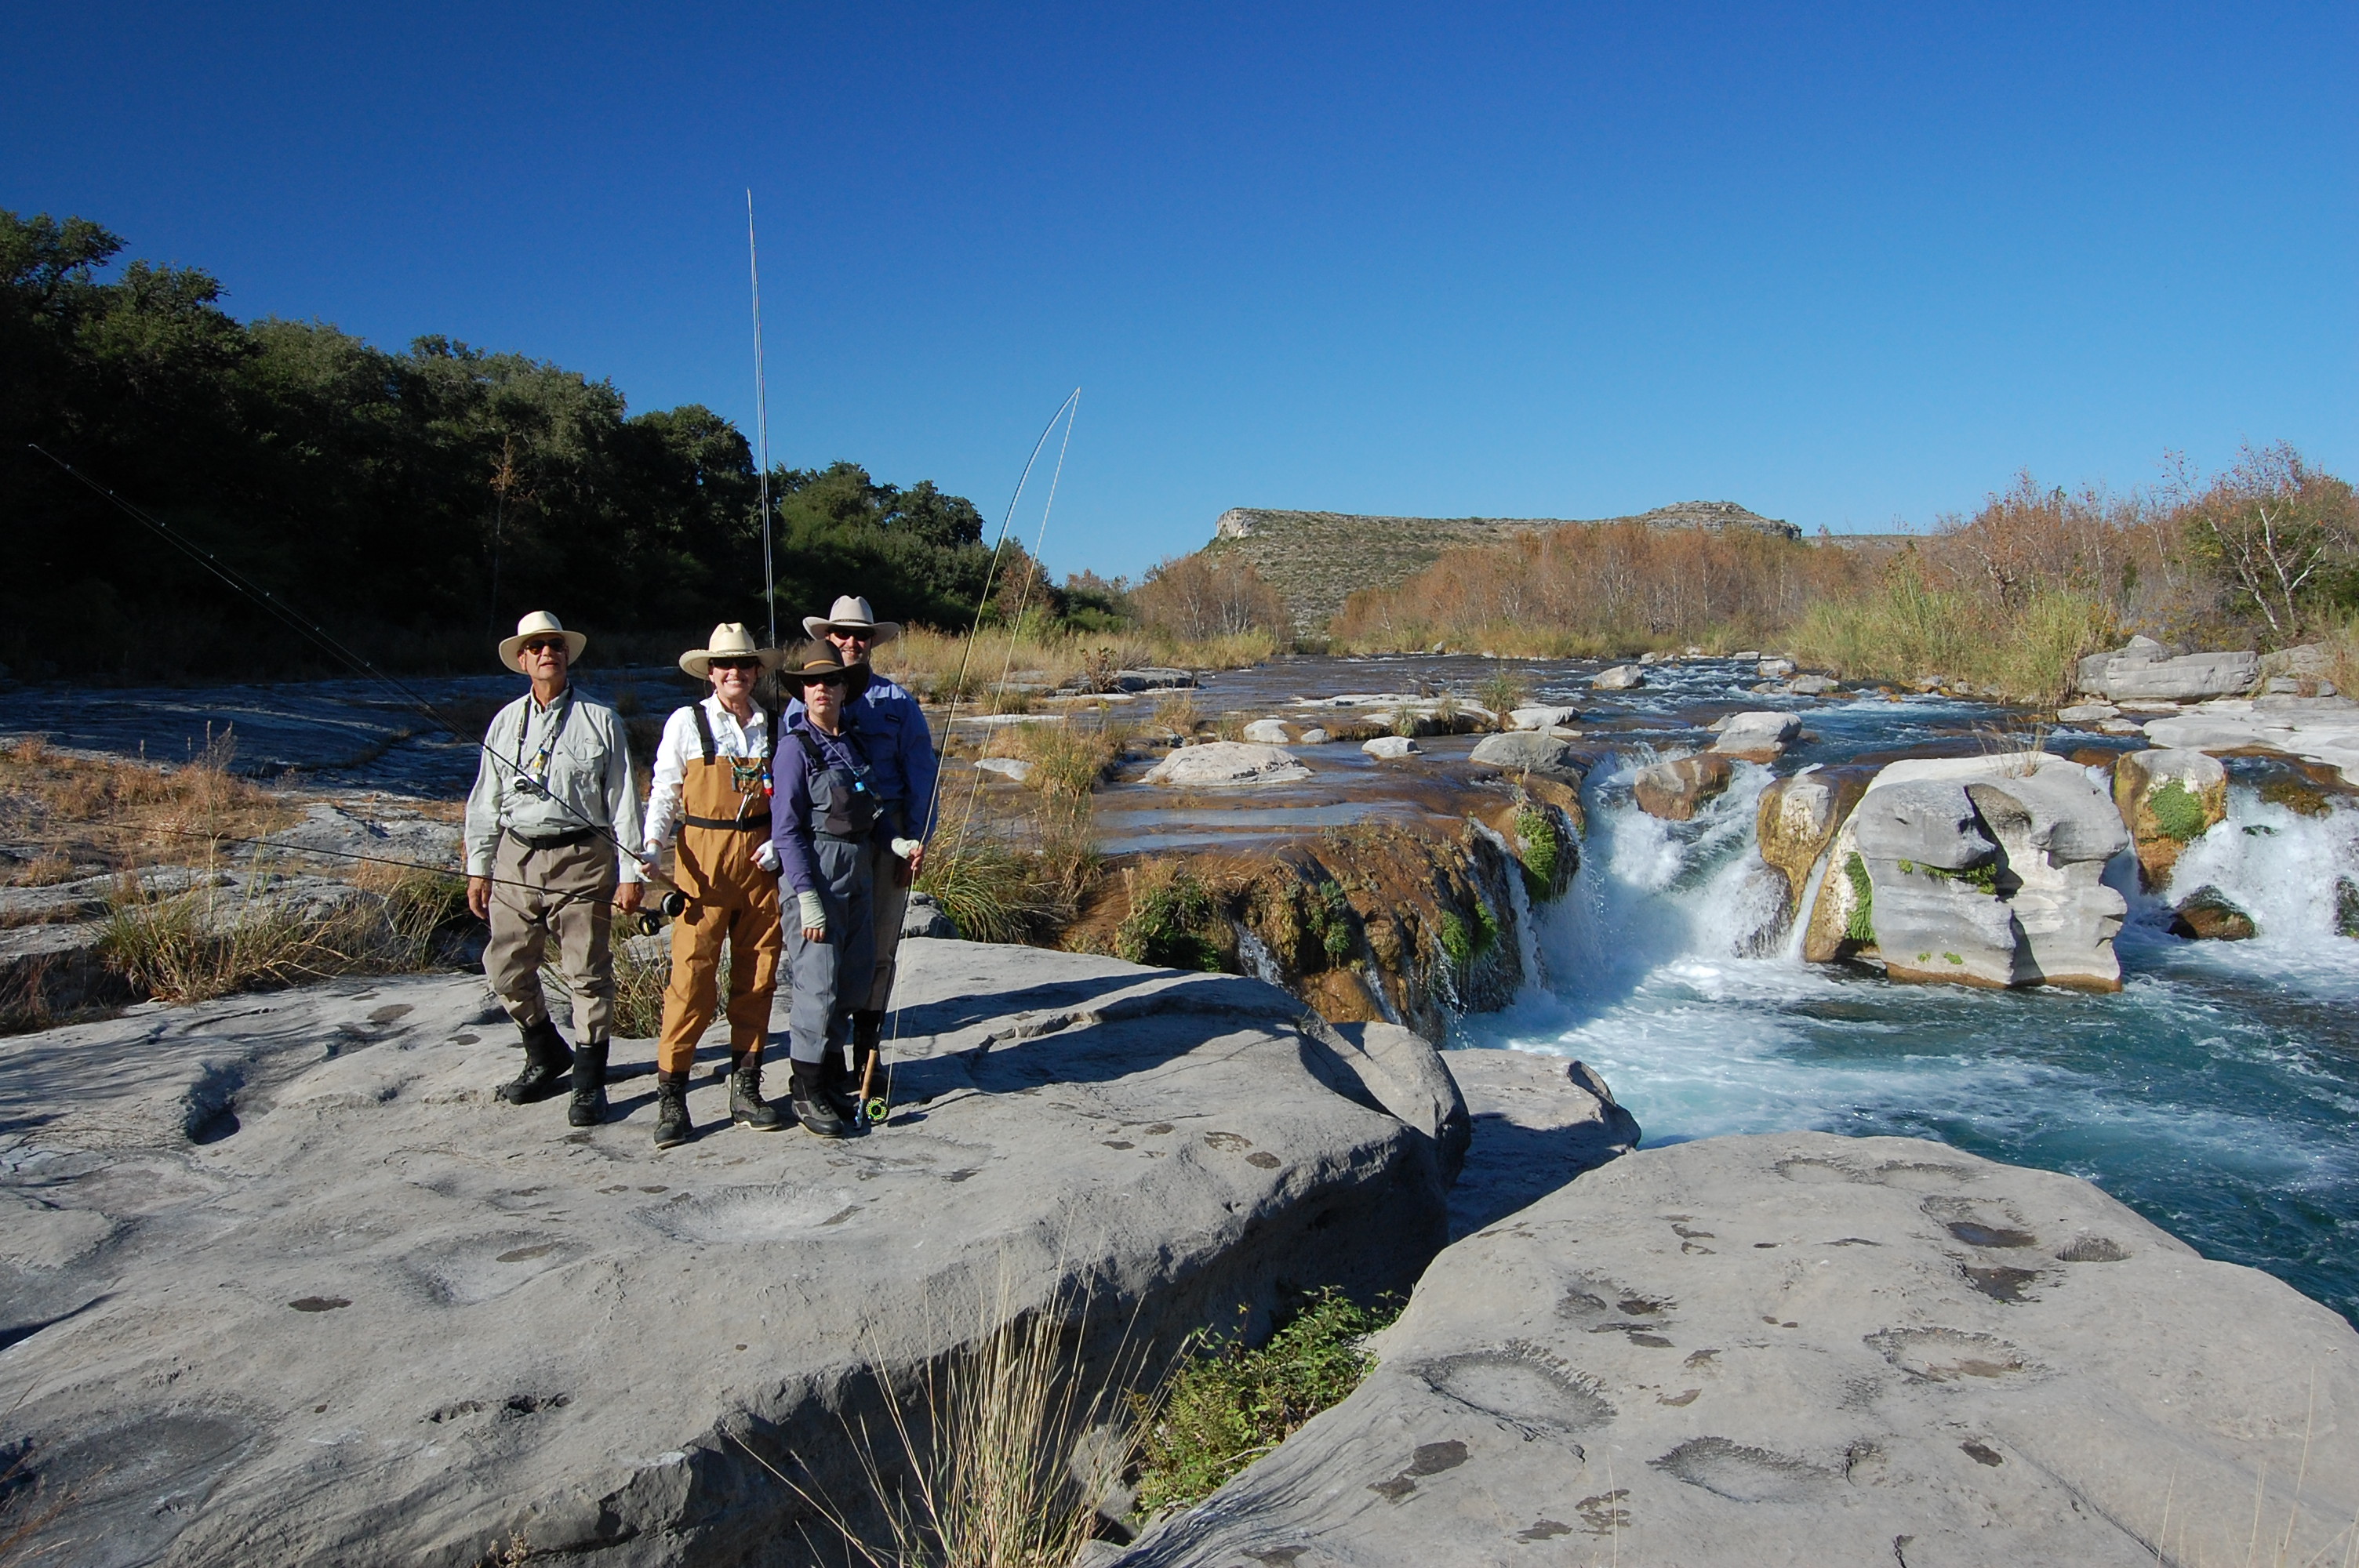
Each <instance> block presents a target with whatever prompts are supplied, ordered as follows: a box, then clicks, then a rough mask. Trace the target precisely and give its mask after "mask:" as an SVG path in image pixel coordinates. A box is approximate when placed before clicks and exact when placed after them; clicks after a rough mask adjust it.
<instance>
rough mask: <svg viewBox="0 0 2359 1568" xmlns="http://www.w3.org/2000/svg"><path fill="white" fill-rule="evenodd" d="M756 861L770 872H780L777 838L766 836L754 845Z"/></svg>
mask: <svg viewBox="0 0 2359 1568" xmlns="http://www.w3.org/2000/svg"><path fill="white" fill-rule="evenodd" d="M754 863H755V864H756V865H757V866H759V867H761V868H762V869H763V870H764V871H767V872H769V873H770V874H771V875H772V876H774V877H775V876H777V874H778V844H777V839H775V838H765V839H763V840H762V841H761V842H760V843H758V844H756V845H755V846H754Z"/></svg>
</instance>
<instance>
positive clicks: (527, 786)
mask: <svg viewBox="0 0 2359 1568" xmlns="http://www.w3.org/2000/svg"><path fill="white" fill-rule="evenodd" d="M25 444H26V445H27V447H30V448H31V449H33V450H34V451H36V452H38V453H40V455H41V456H43V457H45V458H47V459H49V461H51V462H53V463H55V464H57V466H58V467H60V468H61V469H63V470H65V471H66V473H67V474H68V475H69V476H71V478H72V479H73V480H75V481H77V482H79V483H81V484H82V485H83V486H85V487H87V488H88V489H90V490H91V491H92V492H96V493H97V494H99V495H102V496H103V497H105V498H106V499H107V500H108V501H111V502H113V503H114V504H115V505H116V506H118V507H120V508H121V509H122V510H123V511H124V512H125V513H126V514H129V515H130V516H131V517H133V518H135V519H136V520H137V521H139V522H140V523H143V524H146V525H147V527H149V528H151V529H153V530H155V532H156V533H157V534H158V535H161V536H162V537H163V539H164V540H165V541H166V542H167V543H168V544H169V545H171V546H172V547H173V548H175V549H177V550H179V551H180V552H181V553H182V554H183V555H186V556H188V557H190V559H192V560H194V561H195V562H196V563H197V564H198V565H200V566H201V567H203V568H205V569H206V570H207V571H210V572H212V574H213V575H214V576H215V577H217V578H219V579H222V581H223V582H225V583H227V584H229V585H230V587H232V588H234V589H237V590H238V591H239V592H240V593H243V594H245V596H246V597H247V598H248V599H251V600H255V602H256V603H258V604H260V605H261V606H262V607H263V608H264V609H266V610H267V611H270V612H271V613H272V614H274V615H276V616H277V617H278V618H279V619H280V620H281V621H284V622H286V623H287V624H288V625H289V626H291V627H293V628H294V629H295V630H296V631H298V632H299V633H302V634H303V635H304V636H306V637H308V638H310V640H311V641H312V642H314V643H318V644H319V645H320V646H321V648H322V649H324V650H326V651H327V652H328V653H329V654H333V655H334V656H335V657H336V658H338V659H341V660H342V661H343V662H344V663H345V664H346V665H350V666H351V667H352V668H353V669H356V670H358V671H360V672H361V674H363V675H364V676H368V677H369V678H370V679H372V680H375V681H376V682H378V683H380V684H381V685H383V686H385V687H387V688H388V689H390V690H392V691H394V692H395V693H397V694H398V695H399V696H400V697H402V698H403V699H404V700H405V701H407V702H408V703H409V704H410V705H411V706H412V707H414V708H417V709H418V710H419V712H420V713H422V714H424V715H425V716H426V717H427V718H429V719H432V720H433V721H434V722H435V723H437V724H439V725H440V726H441V727H442V729H443V730H447V731H448V732H449V733H450V734H451V735H453V736H463V735H464V734H466V730H463V729H462V728H461V727H460V726H458V725H456V724H453V723H452V722H451V720H450V719H446V718H444V717H443V716H442V714H441V713H440V711H439V710H437V709H436V708H435V706H434V705H433V704H432V703H431V702H429V701H428V700H427V699H426V697H424V696H423V695H422V694H421V693H419V692H418V691H417V690H415V689H413V688H412V687H408V686H407V685H405V684H404V683H402V682H401V681H398V680H396V679H395V678H394V677H393V676H389V675H386V673H385V672H384V671H383V670H380V669H378V668H377V667H376V666H375V665H373V664H371V663H369V662H368V661H367V660H366V659H364V658H363V657H361V656H360V655H359V654H355V653H353V651H352V650H351V649H350V648H347V647H345V646H344V645H343V644H342V643H339V642H337V641H336V640H335V639H334V638H333V637H331V636H330V635H328V633H326V632H325V631H323V630H321V628H320V627H319V626H318V625H317V624H315V623H314V622H310V621H308V620H306V619H304V617H303V616H301V615H300V614H298V613H297V612H296V611H295V610H294V609H293V608H292V607H291V606H289V605H287V604H285V603H283V602H282V601H281V600H279V599H278V597H277V595H276V594H273V593H272V592H271V591H270V590H269V589H266V588H264V587H263V586H262V585H261V584H259V583H257V582H255V581H254V580H253V579H249V578H248V577H246V576H245V573H243V572H241V571H239V570H238V569H237V568H234V567H232V566H230V565H229V564H228V563H226V562H224V561H223V560H222V559H221V557H218V556H215V555H214V554H213V553H212V551H211V550H208V549H206V548H205V547H204V546H201V545H199V544H197V543H196V542H195V541H194V540H191V539H187V538H183V537H182V536H181V535H180V534H179V531H178V530H176V529H174V528H172V527H171V526H170V525H168V524H166V523H165V522H163V521H162V520H161V519H160V518H158V517H157V516H155V515H154V514H151V513H149V512H147V510H146V509H144V508H142V507H139V506H136V505H134V504H133V503H130V502H128V501H125V499H123V497H121V496H119V495H117V494H115V493H114V492H113V491H111V490H109V489H107V488H106V487H105V486H104V485H103V484H101V483H99V482H98V481H96V480H94V479H92V478H91V477H90V476H89V475H87V474H85V473H83V472H82V470H80V469H77V468H76V467H74V466H73V464H71V463H70V462H68V461H66V460H64V459H63V458H61V457H59V456H58V455H57V454H56V453H54V452H51V451H49V449H46V448H44V447H42V446H40V445H39V444H38V443H36V442H31V441H27V443H25ZM569 673H570V672H569ZM475 749H476V750H477V751H479V752H483V754H484V756H486V757H489V758H490V759H492V761H494V762H497V763H498V764H499V765H500V766H501V767H504V768H506V770H507V771H508V772H509V773H513V774H514V775H515V776H516V780H517V782H518V784H519V787H520V788H521V790H522V791H523V793H526V794H527V795H536V796H538V797H539V798H542V799H546V800H548V801H549V802H550V803H551V804H552V805H554V806H556V807H557V808H558V809H559V810H560V811H562V812H564V813H565V814H566V815H567V816H571V817H572V818H573V819H574V820H575V821H577V822H579V823H581V824H582V827H584V828H586V829H588V830H589V831H590V832H591V833H592V834H594V835H595V836H596V837H598V838H603V839H604V840H605V841H606V842H607V843H609V844H612V845H613V846H614V849H615V852H616V853H618V854H622V855H627V856H629V857H630V858H631V860H632V861H633V862H634V863H639V864H643V863H644V862H642V861H641V860H640V857H638V856H637V855H636V854H633V853H632V851H631V849H629V848H628V847H627V846H626V845H625V844H624V842H623V841H622V839H620V838H616V837H615V835H614V829H613V828H612V827H600V826H599V825H598V824H597V823H596V822H594V821H592V819H591V817H590V816H589V814H588V813H587V812H585V811H583V810H582V808H581V807H580V806H575V805H574V804H573V803H572V802H571V801H569V800H567V799H565V798H563V797H562V796H560V795H558V794H557V792H556V791H554V790H551V789H549V788H548V787H547V786H545V785H543V784H540V783H539V782H538V780H536V779H534V778H533V776H532V775H531V774H530V773H527V771H526V770H525V768H524V765H523V764H522V763H521V762H510V761H509V760H508V759H507V758H506V757H503V756H501V755H500V754H499V753H498V752H495V751H494V750H493V749H492V743H491V740H490V738H489V737H488V736H486V737H484V739H482V740H479V741H476V742H475ZM650 880H652V881H657V882H660V883H661V884H662V885H663V886H665V887H667V888H669V889H671V891H672V892H673V893H675V894H679V897H680V898H681V899H682V900H683V901H684V900H685V899H686V897H687V895H686V894H685V893H684V892H681V891H680V889H679V885H678V884H677V883H675V882H673V881H671V880H670V879H669V878H667V877H664V876H661V875H655V876H652V877H651V879H650ZM663 902H664V903H667V904H669V903H670V902H671V901H670V898H669V897H667V898H666V899H665V900H664V901H663ZM666 913H667V914H673V913H677V912H676V911H672V910H667V911H666Z"/></svg>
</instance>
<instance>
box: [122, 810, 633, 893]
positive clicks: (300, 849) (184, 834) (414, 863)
mask: <svg viewBox="0 0 2359 1568" xmlns="http://www.w3.org/2000/svg"><path fill="white" fill-rule="evenodd" d="M164 831H166V832H167V833H170V834H173V835H175V836H177V837H179V838H202V839H204V840H205V841H206V842H208V843H212V844H251V845H254V846H255V848H257V849H277V850H281V851H283V852H285V853H287V854H288V855H324V856H326V857H328V858H329V859H331V860H360V861H363V862H364V863H366V864H368V865H372V866H398V867H400V868H401V869H402V870H403V871H425V872H427V873H429V875H432V876H438V877H459V878H464V877H465V876H466V874H467V873H466V871H465V870H464V869H463V868H459V867H452V866H436V865H429V863H428V862H426V861H424V860H395V859H393V858H392V857H391V856H389V855H363V854H358V853H355V852H354V851H353V850H351V849H314V848H312V847H310V846H309V845H303V844H287V843H282V842H280V841H279V840H278V839H276V838H239V837H238V836H237V835H236V834H234V833H211V832H207V831H205V830H204V829H203V828H200V827H168V828H166V829H164ZM484 881H487V882H489V883H491V884H492V885H493V886H494V887H499V888H524V889H526V890H527V891H528V892H548V891H549V890H548V889H546V888H543V887H539V886H537V885H536V884H534V883H532V882H520V881H516V879H515V878H514V877H485V878H484ZM588 896H589V894H587V893H583V892H569V893H565V894H563V895H561V896H560V898H559V899H558V901H557V902H558V903H580V902H581V901H582V900H583V899H585V898H587V897H588Z"/></svg>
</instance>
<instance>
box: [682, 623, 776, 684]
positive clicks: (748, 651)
mask: <svg viewBox="0 0 2359 1568" xmlns="http://www.w3.org/2000/svg"><path fill="white" fill-rule="evenodd" d="M785 657H786V654H785V652H784V651H783V650H781V649H777V648H764V647H760V646H758V645H756V643H755V641H754V633H752V632H751V631H750V630H748V629H747V627H746V626H745V622H742V621H724V622H722V623H721V624H720V625H718V626H715V627H714V628H713V629H712V636H711V637H709V638H707V639H706V640H705V645H704V646H703V647H701V648H690V650H689V651H688V652H687V653H685V654H681V655H680V656H679V667H680V669H681V670H682V671H683V672H684V673H686V674H688V675H691V676H695V677H696V678H697V679H699V680H702V679H703V678H704V677H705V676H708V675H710V674H712V661H713V660H715V659H759V660H760V661H761V662H762V667H763V668H764V669H766V670H775V669H777V667H778V661H779V660H780V659H783V658H785Z"/></svg>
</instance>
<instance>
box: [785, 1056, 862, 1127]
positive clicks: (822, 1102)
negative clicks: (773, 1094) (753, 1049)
mask: <svg viewBox="0 0 2359 1568" xmlns="http://www.w3.org/2000/svg"><path fill="white" fill-rule="evenodd" d="M826 1072H827V1064H826V1063H824V1062H797V1063H795V1064H794V1065H793V1069H792V1071H791V1072H790V1073H789V1074H788V1083H789V1085H790V1086H791V1087H789V1088H788V1095H789V1096H790V1098H789V1099H788V1105H790V1106H791V1107H793V1108H794V1113H795V1119H796V1120H797V1121H799V1122H801V1123H802V1124H803V1126H804V1128H805V1129H806V1130H809V1131H811V1132H814V1133H817V1134H818V1135H819V1136H820V1137H821V1138H841V1137H843V1135H844V1134H845V1133H847V1132H849V1131H851V1130H852V1129H851V1128H849V1127H847V1126H845V1125H844V1120H843V1116H842V1115H841V1114H839V1113H838V1112H837V1110H836V1108H835V1107H834V1106H833V1105H832V1104H830V1103H829V1101H828V1098H827V1086H826V1080H825V1075H826Z"/></svg>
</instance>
